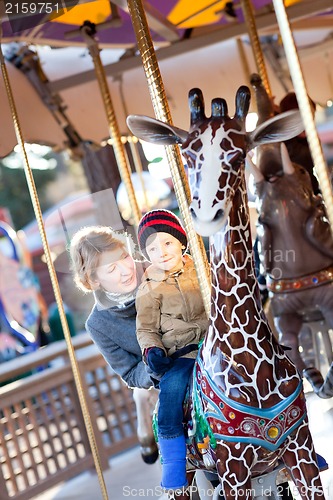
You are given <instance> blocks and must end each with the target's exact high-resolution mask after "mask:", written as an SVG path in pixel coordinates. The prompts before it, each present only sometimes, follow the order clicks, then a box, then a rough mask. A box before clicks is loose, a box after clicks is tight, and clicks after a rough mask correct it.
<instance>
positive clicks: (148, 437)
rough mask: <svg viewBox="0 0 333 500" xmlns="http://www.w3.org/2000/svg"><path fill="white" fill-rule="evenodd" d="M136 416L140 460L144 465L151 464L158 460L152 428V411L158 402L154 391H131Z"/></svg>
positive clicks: (156, 393) (135, 389)
mask: <svg viewBox="0 0 333 500" xmlns="http://www.w3.org/2000/svg"><path fill="white" fill-rule="evenodd" d="M133 399H134V402H135V408H136V415H137V436H138V441H139V443H140V451H141V457H142V460H143V461H144V462H145V463H146V464H153V463H155V462H156V460H157V458H158V449H157V444H156V441H155V436H154V432H153V428H152V423H151V422H152V416H153V411H154V408H155V406H156V403H157V400H158V391H157V390H156V389H151V390H149V391H148V390H147V389H140V388H139V387H135V388H134V389H133Z"/></svg>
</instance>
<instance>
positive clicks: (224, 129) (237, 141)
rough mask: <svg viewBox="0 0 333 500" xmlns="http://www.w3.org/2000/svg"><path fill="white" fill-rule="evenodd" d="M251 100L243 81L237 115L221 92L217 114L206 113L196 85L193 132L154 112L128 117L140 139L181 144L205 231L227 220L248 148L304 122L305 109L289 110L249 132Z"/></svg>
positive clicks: (196, 215)
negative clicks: (302, 111)
mask: <svg viewBox="0 0 333 500" xmlns="http://www.w3.org/2000/svg"><path fill="white" fill-rule="evenodd" d="M249 104H250V90H249V89H248V87H245V86H242V87H240V88H239V89H238V91H237V94H236V111H235V115H234V116H233V118H230V116H229V115H228V107H227V103H226V101H225V100H224V99H220V98H218V99H213V101H212V106H211V109H212V111H211V116H210V117H206V115H205V111H204V108H205V105H204V99H203V95H202V92H201V90H200V89H192V90H191V91H190V93H189V106H190V111H191V124H190V129H189V131H188V132H187V131H185V130H182V129H179V128H177V127H174V126H172V125H168V124H166V123H163V122H161V121H158V120H155V119H153V118H148V117H144V116H136V115H131V116H129V117H128V118H127V124H128V127H129V128H130V130H131V131H132V132H133V134H135V135H136V136H137V137H139V138H140V139H142V140H146V141H148V142H154V143H157V144H163V145H172V144H180V145H181V148H182V154H183V156H184V157H185V159H186V162H187V165H188V169H189V170H188V171H189V184H190V189H191V195H192V203H191V207H190V209H191V213H192V217H193V222H194V227H195V229H196V231H197V232H198V233H199V234H201V235H202V236H210V235H212V234H214V233H216V232H217V231H219V230H220V229H221V228H222V227H223V226H224V224H225V221H226V219H227V217H228V214H229V212H230V208H231V206H232V198H233V194H234V193H235V191H236V189H237V187H238V185H239V182H240V180H241V173H242V169H243V168H244V160H245V156H246V154H247V152H248V151H249V150H250V149H252V148H254V147H256V146H258V145H260V144H267V143H271V142H280V141H283V140H286V139H288V138H291V137H294V136H295V135H298V134H299V133H300V131H301V130H303V128H304V127H303V125H302V122H301V118H300V115H299V112H298V111H289V112H287V113H284V114H281V115H278V116H276V117H273V118H271V119H269V120H267V121H265V122H264V123H262V124H261V125H260V126H258V127H257V128H256V129H255V130H254V131H253V132H251V133H247V132H246V130H245V118H246V115H247V113H248V109H249Z"/></svg>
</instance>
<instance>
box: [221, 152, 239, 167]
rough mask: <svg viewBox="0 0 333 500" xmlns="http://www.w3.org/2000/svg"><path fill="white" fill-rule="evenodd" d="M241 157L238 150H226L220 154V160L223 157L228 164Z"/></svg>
mask: <svg viewBox="0 0 333 500" xmlns="http://www.w3.org/2000/svg"><path fill="white" fill-rule="evenodd" d="M240 157H241V153H240V151H227V152H226V153H224V155H223V154H222V155H221V160H222V159H223V160H224V162H225V163H227V164H228V165H232V164H235V163H236V161H238V160H239V159H240Z"/></svg>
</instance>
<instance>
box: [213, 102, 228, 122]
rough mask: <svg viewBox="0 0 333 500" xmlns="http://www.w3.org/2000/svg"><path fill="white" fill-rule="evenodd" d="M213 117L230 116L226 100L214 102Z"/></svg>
mask: <svg viewBox="0 0 333 500" xmlns="http://www.w3.org/2000/svg"><path fill="white" fill-rule="evenodd" d="M212 116H215V117H217V118H219V117H221V118H222V117H226V116H228V105H227V103H226V100H225V99H220V98H216V99H213V100H212Z"/></svg>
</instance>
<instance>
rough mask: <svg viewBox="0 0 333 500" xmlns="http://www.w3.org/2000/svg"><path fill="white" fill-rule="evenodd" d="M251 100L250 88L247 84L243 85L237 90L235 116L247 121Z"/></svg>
mask: <svg viewBox="0 0 333 500" xmlns="http://www.w3.org/2000/svg"><path fill="white" fill-rule="evenodd" d="M250 100H251V93H250V89H249V88H248V87H246V86H245V85H242V86H241V87H239V89H238V90H237V94H236V112H235V118H236V119H237V120H240V121H241V122H245V118H246V115H247V113H248V111H249V107H250Z"/></svg>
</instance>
